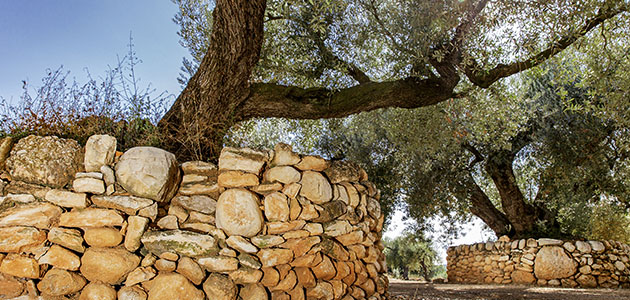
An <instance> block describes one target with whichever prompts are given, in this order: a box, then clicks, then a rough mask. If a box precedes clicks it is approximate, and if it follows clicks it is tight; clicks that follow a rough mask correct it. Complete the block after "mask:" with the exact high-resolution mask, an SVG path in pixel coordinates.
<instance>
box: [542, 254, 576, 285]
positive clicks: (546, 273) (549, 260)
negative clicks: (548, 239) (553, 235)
mask: <svg viewBox="0 0 630 300" xmlns="http://www.w3.org/2000/svg"><path fill="white" fill-rule="evenodd" d="M577 266H578V263H577V262H576V261H574V260H573V259H572V258H571V257H570V256H569V255H568V254H567V253H566V252H565V251H564V249H563V248H562V247H558V246H545V247H543V248H542V249H540V250H538V253H537V254H536V260H535V261H534V274H536V278H538V279H557V278H565V277H569V276H571V275H573V274H575V272H576V271H577Z"/></svg>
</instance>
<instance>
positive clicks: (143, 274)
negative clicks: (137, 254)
mask: <svg viewBox="0 0 630 300" xmlns="http://www.w3.org/2000/svg"><path fill="white" fill-rule="evenodd" d="M155 275H157V274H156V273H155V270H154V269H153V268H151V267H137V268H135V269H134V270H133V271H131V272H129V274H128V275H127V279H126V280H125V286H133V285H136V284H138V283H143V282H145V281H149V280H151V279H152V278H153V277H155Z"/></svg>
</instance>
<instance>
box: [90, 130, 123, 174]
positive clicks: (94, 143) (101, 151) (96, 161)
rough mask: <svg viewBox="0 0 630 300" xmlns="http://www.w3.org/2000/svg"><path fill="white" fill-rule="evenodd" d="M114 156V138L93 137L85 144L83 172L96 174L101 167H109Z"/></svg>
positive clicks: (105, 136)
mask: <svg viewBox="0 0 630 300" xmlns="http://www.w3.org/2000/svg"><path fill="white" fill-rule="evenodd" d="M114 154H116V138H115V137H113V136H109V135H93V136H91V137H90V138H88V140H87V142H86V143H85V159H84V164H85V170H86V171H87V172H98V171H100V170H101V166H107V165H111V164H112V162H113V161H114Z"/></svg>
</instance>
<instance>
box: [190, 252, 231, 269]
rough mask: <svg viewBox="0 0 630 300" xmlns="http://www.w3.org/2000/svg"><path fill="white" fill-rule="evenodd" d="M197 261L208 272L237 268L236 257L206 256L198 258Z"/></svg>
mask: <svg viewBox="0 0 630 300" xmlns="http://www.w3.org/2000/svg"><path fill="white" fill-rule="evenodd" d="M198 262H199V265H201V266H202V267H204V269H206V270H208V271H209V272H226V271H234V270H236V269H238V259H236V258H234V257H229V256H223V255H216V256H206V257H202V258H199V260H198Z"/></svg>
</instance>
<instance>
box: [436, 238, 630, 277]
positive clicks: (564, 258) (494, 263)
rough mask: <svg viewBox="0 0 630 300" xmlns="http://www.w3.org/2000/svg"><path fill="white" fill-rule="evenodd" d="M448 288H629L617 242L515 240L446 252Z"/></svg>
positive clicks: (625, 258) (623, 249)
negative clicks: (461, 285)
mask: <svg viewBox="0 0 630 300" xmlns="http://www.w3.org/2000/svg"><path fill="white" fill-rule="evenodd" d="M447 254H448V256H447V273H448V280H449V282H462V283H501V284H509V283H516V284H537V285H541V286H563V287H578V286H579V287H585V288H595V287H605V288H616V287H622V288H629V287H630V269H629V268H630V262H629V257H630V247H629V246H628V245H626V244H624V243H620V242H617V241H562V240H557V239H549V238H541V239H520V240H514V241H511V242H510V241H509V239H507V237H502V238H500V239H499V241H498V242H487V243H478V244H473V245H461V246H456V247H450V248H449V249H448V251H447Z"/></svg>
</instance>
